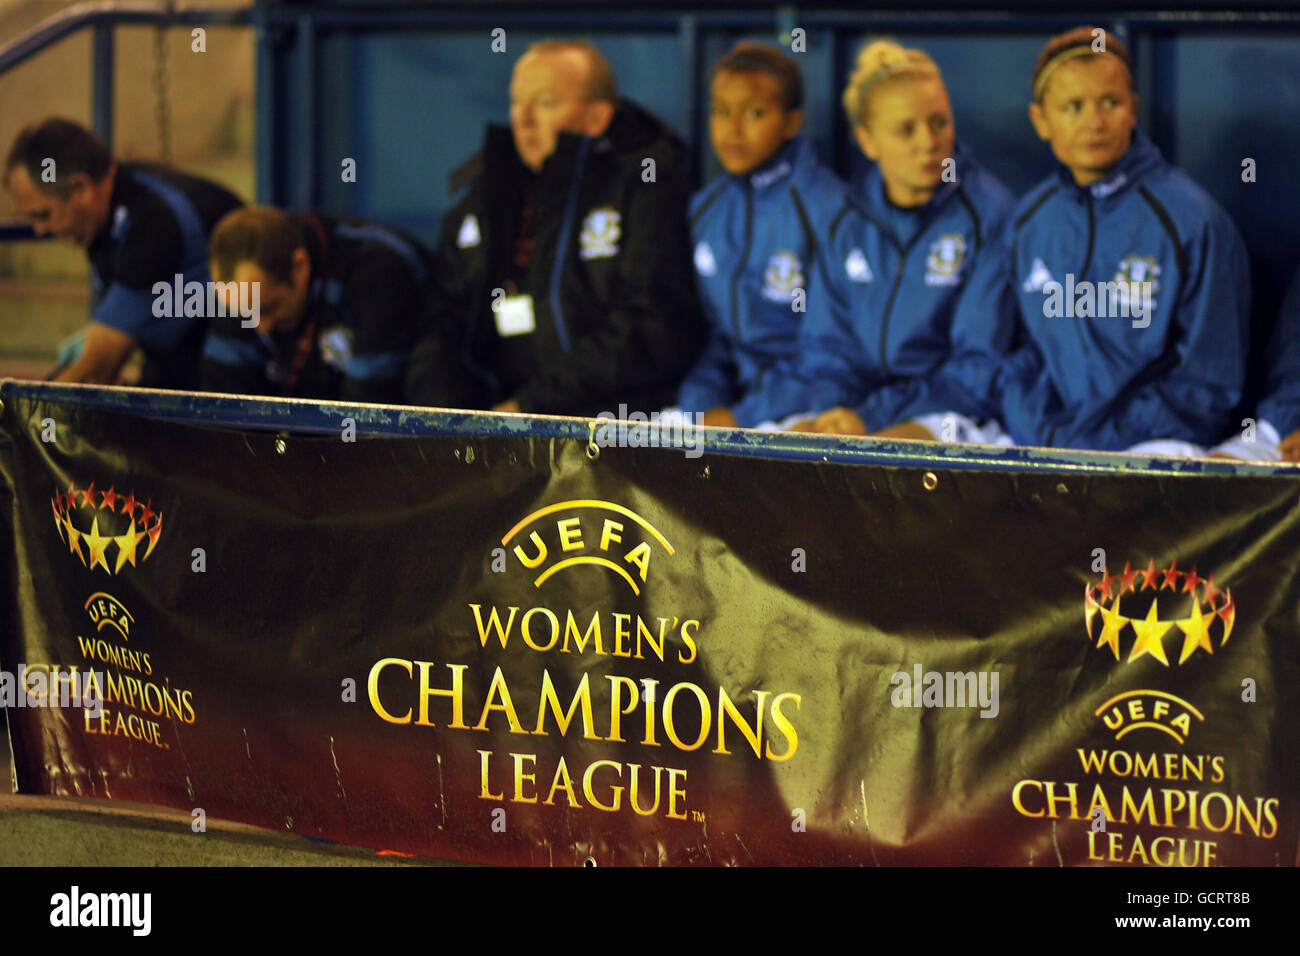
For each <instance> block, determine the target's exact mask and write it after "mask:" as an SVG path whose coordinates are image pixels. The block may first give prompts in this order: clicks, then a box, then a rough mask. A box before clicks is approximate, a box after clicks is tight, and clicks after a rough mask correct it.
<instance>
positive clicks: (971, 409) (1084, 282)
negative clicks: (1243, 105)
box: [909, 27, 1250, 451]
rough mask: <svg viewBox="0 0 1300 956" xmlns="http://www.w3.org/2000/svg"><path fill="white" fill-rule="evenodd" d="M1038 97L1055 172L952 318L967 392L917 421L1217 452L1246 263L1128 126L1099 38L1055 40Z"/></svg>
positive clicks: (1239, 379)
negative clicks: (993, 306) (990, 424)
mask: <svg viewBox="0 0 1300 956" xmlns="http://www.w3.org/2000/svg"><path fill="white" fill-rule="evenodd" d="M1033 93H1034V102H1033V103H1032V104H1031V105H1030V107H1029V117H1030V120H1031V121H1032V123H1033V126H1034V130H1035V131H1036V132H1037V133H1038V136H1039V137H1040V138H1041V139H1043V140H1046V141H1047V142H1048V143H1050V144H1051V147H1052V152H1053V153H1054V154H1055V156H1056V158H1057V160H1058V161H1059V162H1060V163H1061V168H1060V169H1059V170H1058V172H1057V173H1055V174H1053V175H1052V176H1049V177H1048V178H1047V179H1046V180H1045V181H1044V182H1042V183H1040V184H1039V185H1038V186H1036V187H1034V188H1033V189H1032V190H1030V191H1029V193H1027V194H1026V195H1025V197H1024V198H1023V199H1022V200H1021V201H1020V204H1019V205H1018V206H1017V208H1016V211H1015V213H1014V218H1013V226H1012V229H1011V230H1010V231H1009V233H1008V235H1007V237H1006V242H1005V247H1006V248H1005V251H1004V252H1003V253H1002V254H1001V255H1000V256H999V257H998V258H997V259H996V260H989V261H988V262H986V263H983V264H981V267H980V269H979V270H977V274H975V275H973V276H972V278H971V288H970V289H969V290H968V293H967V295H966V296H965V297H964V299H963V303H962V308H961V309H960V310H959V313H958V315H957V317H956V318H955V319H954V327H953V335H954V344H953V347H954V352H955V353H959V354H961V355H962V357H963V366H962V368H963V371H964V372H965V374H964V376H963V379H962V384H963V385H965V386H967V387H968V389H969V391H970V395H969V396H968V397H967V398H966V399H965V400H956V401H954V402H953V403H952V404H950V405H949V408H948V412H949V413H960V414H949V415H946V416H945V415H942V414H934V415H931V416H929V417H928V418H924V419H922V424H923V425H924V426H925V428H924V431H925V432H928V433H929V434H930V435H931V436H933V435H934V433H935V432H936V429H937V425H936V423H937V422H939V421H942V419H943V418H944V417H947V418H949V420H950V421H955V422H956V423H957V427H956V428H955V429H954V431H955V433H956V434H955V435H954V436H943V437H956V438H958V439H959V440H981V439H982V440H989V438H990V437H991V434H992V433H993V432H996V428H993V429H989V428H986V429H985V430H983V431H982V432H981V431H980V430H979V429H977V428H976V427H975V425H974V421H972V419H980V418H983V417H985V416H988V415H991V416H996V417H997V418H998V419H999V420H1000V423H1001V426H1002V428H1004V429H1005V431H1006V432H1007V433H1009V436H1010V438H1009V439H1006V438H1002V439H1001V440H1010V441H1014V442H1015V443H1016V444H1022V445H1044V446H1063V447H1075V448H1092V449H1099V450H1110V451H1117V450H1123V449H1129V448H1134V446H1145V448H1143V449H1142V450H1147V451H1160V450H1166V449H1165V448H1162V447H1161V446H1162V445H1163V446H1166V448H1170V449H1174V450H1175V451H1176V450H1177V449H1179V448H1180V447H1182V448H1186V447H1189V446H1188V445H1187V444H1186V443H1190V444H1191V445H1212V444H1213V443H1214V442H1216V441H1218V440H1219V439H1220V438H1221V437H1222V436H1223V435H1224V433H1226V432H1227V430H1228V427H1229V424H1230V417H1229V416H1230V413H1231V412H1232V410H1233V408H1234V406H1236V405H1237V403H1238V401H1239V400H1240V397H1241V389H1242V385H1243V379H1244V376H1245V365H1246V349H1247V334H1248V322H1249V312H1250V272H1249V265H1248V261H1247V257H1246V249H1245V245H1244V243H1243V242H1242V239H1241V236H1240V234H1239V233H1238V232H1237V228H1236V226H1234V225H1233V223H1232V220H1231V219H1230V218H1229V217H1228V215H1227V213H1225V212H1224V211H1223V209H1222V208H1220V207H1219V205H1218V204H1217V203H1216V202H1215V201H1214V200H1213V199H1212V198H1211V197H1210V196H1209V194H1208V193H1206V192H1205V190H1203V189H1201V187H1199V186H1198V185H1197V184H1196V183H1195V182H1193V181H1192V179H1191V178H1190V177H1189V176H1188V175H1187V174H1186V173H1185V172H1183V171H1182V170H1181V169H1178V168H1177V167H1175V166H1173V165H1171V164H1170V163H1168V162H1166V161H1165V160H1164V159H1163V158H1162V157H1161V155H1160V153H1159V151H1158V150H1157V149H1156V148H1155V146H1153V145H1152V144H1151V143H1150V142H1149V141H1148V140H1147V139H1146V138H1145V137H1144V136H1143V135H1142V134H1141V133H1140V132H1139V131H1138V130H1137V128H1136V126H1137V94H1136V93H1135V92H1134V89H1133V73H1132V65H1131V62H1130V60H1129V56H1128V53H1127V51H1126V50H1125V49H1124V47H1123V45H1122V44H1121V43H1120V42H1119V41H1118V40H1116V39H1115V38H1114V37H1113V36H1111V35H1110V34H1108V33H1106V32H1105V31H1103V30H1100V29H1093V28H1090V27H1080V28H1078V29H1076V30H1071V31H1070V32H1068V33H1064V34H1061V35H1059V36H1056V37H1053V38H1052V39H1051V40H1050V41H1048V43H1047V45H1046V47H1045V48H1044V49H1043V51H1042V53H1041V54H1040V55H1039V57H1038V62H1037V65H1036V66H1035V69H1034V76H1033ZM1012 297H1014V300H1017V301H1016V303H1015V306H1014V307H1011V308H1008V309H997V310H996V312H995V311H992V310H990V309H989V303H994V302H998V301H1002V300H1010V299H1011V298H1012ZM1012 343H1013V344H1014V349H1013V351H1011V354H1010V355H1006V354H1005V350H1006V348H1007V346H1008V344H1012ZM976 396H978V397H976ZM927 411H930V412H935V413H939V412H940V409H938V408H937V407H931V408H929V409H927ZM914 414H915V412H914ZM909 427H913V426H909Z"/></svg>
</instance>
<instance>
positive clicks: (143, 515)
mask: <svg viewBox="0 0 1300 956" xmlns="http://www.w3.org/2000/svg"><path fill="white" fill-rule="evenodd" d="M152 504H153V499H152V498H150V499H149V504H146V505H141V506H140V508H141V509H142V510H141V512H140V523H141V524H143V525H147V524H148V523H149V519H150V518H152V517H153V508H151V507H149V505H152Z"/></svg>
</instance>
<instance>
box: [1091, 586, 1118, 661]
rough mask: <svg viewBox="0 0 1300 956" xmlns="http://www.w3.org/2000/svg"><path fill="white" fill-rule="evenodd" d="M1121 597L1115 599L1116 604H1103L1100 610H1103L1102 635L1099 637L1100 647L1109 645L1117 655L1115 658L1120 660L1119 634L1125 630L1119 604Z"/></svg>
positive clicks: (1098, 644)
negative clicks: (1107, 605)
mask: <svg viewBox="0 0 1300 956" xmlns="http://www.w3.org/2000/svg"><path fill="white" fill-rule="evenodd" d="M1118 604H1119V599H1118V598H1116V599H1115V604H1113V605H1111V607H1109V608H1107V607H1106V606H1105V605H1101V606H1100V607H1099V608H1098V610H1100V611H1101V619H1102V622H1103V623H1102V628H1101V635H1100V636H1099V637H1098V638H1097V646H1098V647H1109V648H1110V649H1111V653H1113V654H1114V655H1115V660H1119V634H1120V631H1122V630H1124V616H1123V615H1122V614H1120V613H1119V610H1118V608H1117V605H1118Z"/></svg>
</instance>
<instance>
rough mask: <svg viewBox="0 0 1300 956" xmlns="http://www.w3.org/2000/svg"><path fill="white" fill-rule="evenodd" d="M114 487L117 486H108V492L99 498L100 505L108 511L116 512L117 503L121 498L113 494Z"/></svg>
mask: <svg viewBox="0 0 1300 956" xmlns="http://www.w3.org/2000/svg"><path fill="white" fill-rule="evenodd" d="M115 487H117V486H116V485H113V486H110V487H109V489H108V491H105V492H103V493H102V494H100V496H99V502H100V504H101V505H104V506H106V507H107V508H108V510H109V511H116V510H117V503H118V501H119V500H120V499H121V498H122V496H121V495H118V494H114V493H113V489H114V488H115Z"/></svg>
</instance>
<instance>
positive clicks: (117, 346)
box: [54, 322, 135, 385]
mask: <svg viewBox="0 0 1300 956" xmlns="http://www.w3.org/2000/svg"><path fill="white" fill-rule="evenodd" d="M134 349H135V339H133V338H131V336H129V335H127V334H126V333H125V332H119V331H118V330H117V329H114V328H110V327H109V326H107V325H102V324H100V323H99V322H91V323H90V327H89V330H88V331H87V332H86V344H85V347H84V348H82V350H81V355H80V357H79V358H78V359H77V360H76V361H75V362H73V363H72V364H71V365H69V366H68V367H67V368H65V369H63V371H61V372H59V373H58V374H57V375H55V376H54V381H56V382H82V383H85V384H87V385H112V384H114V383H115V382H116V381H117V375H118V372H120V371H121V370H122V366H123V365H125V364H126V360H127V359H128V358H130V357H131V352H132V351H133V350H134Z"/></svg>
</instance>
